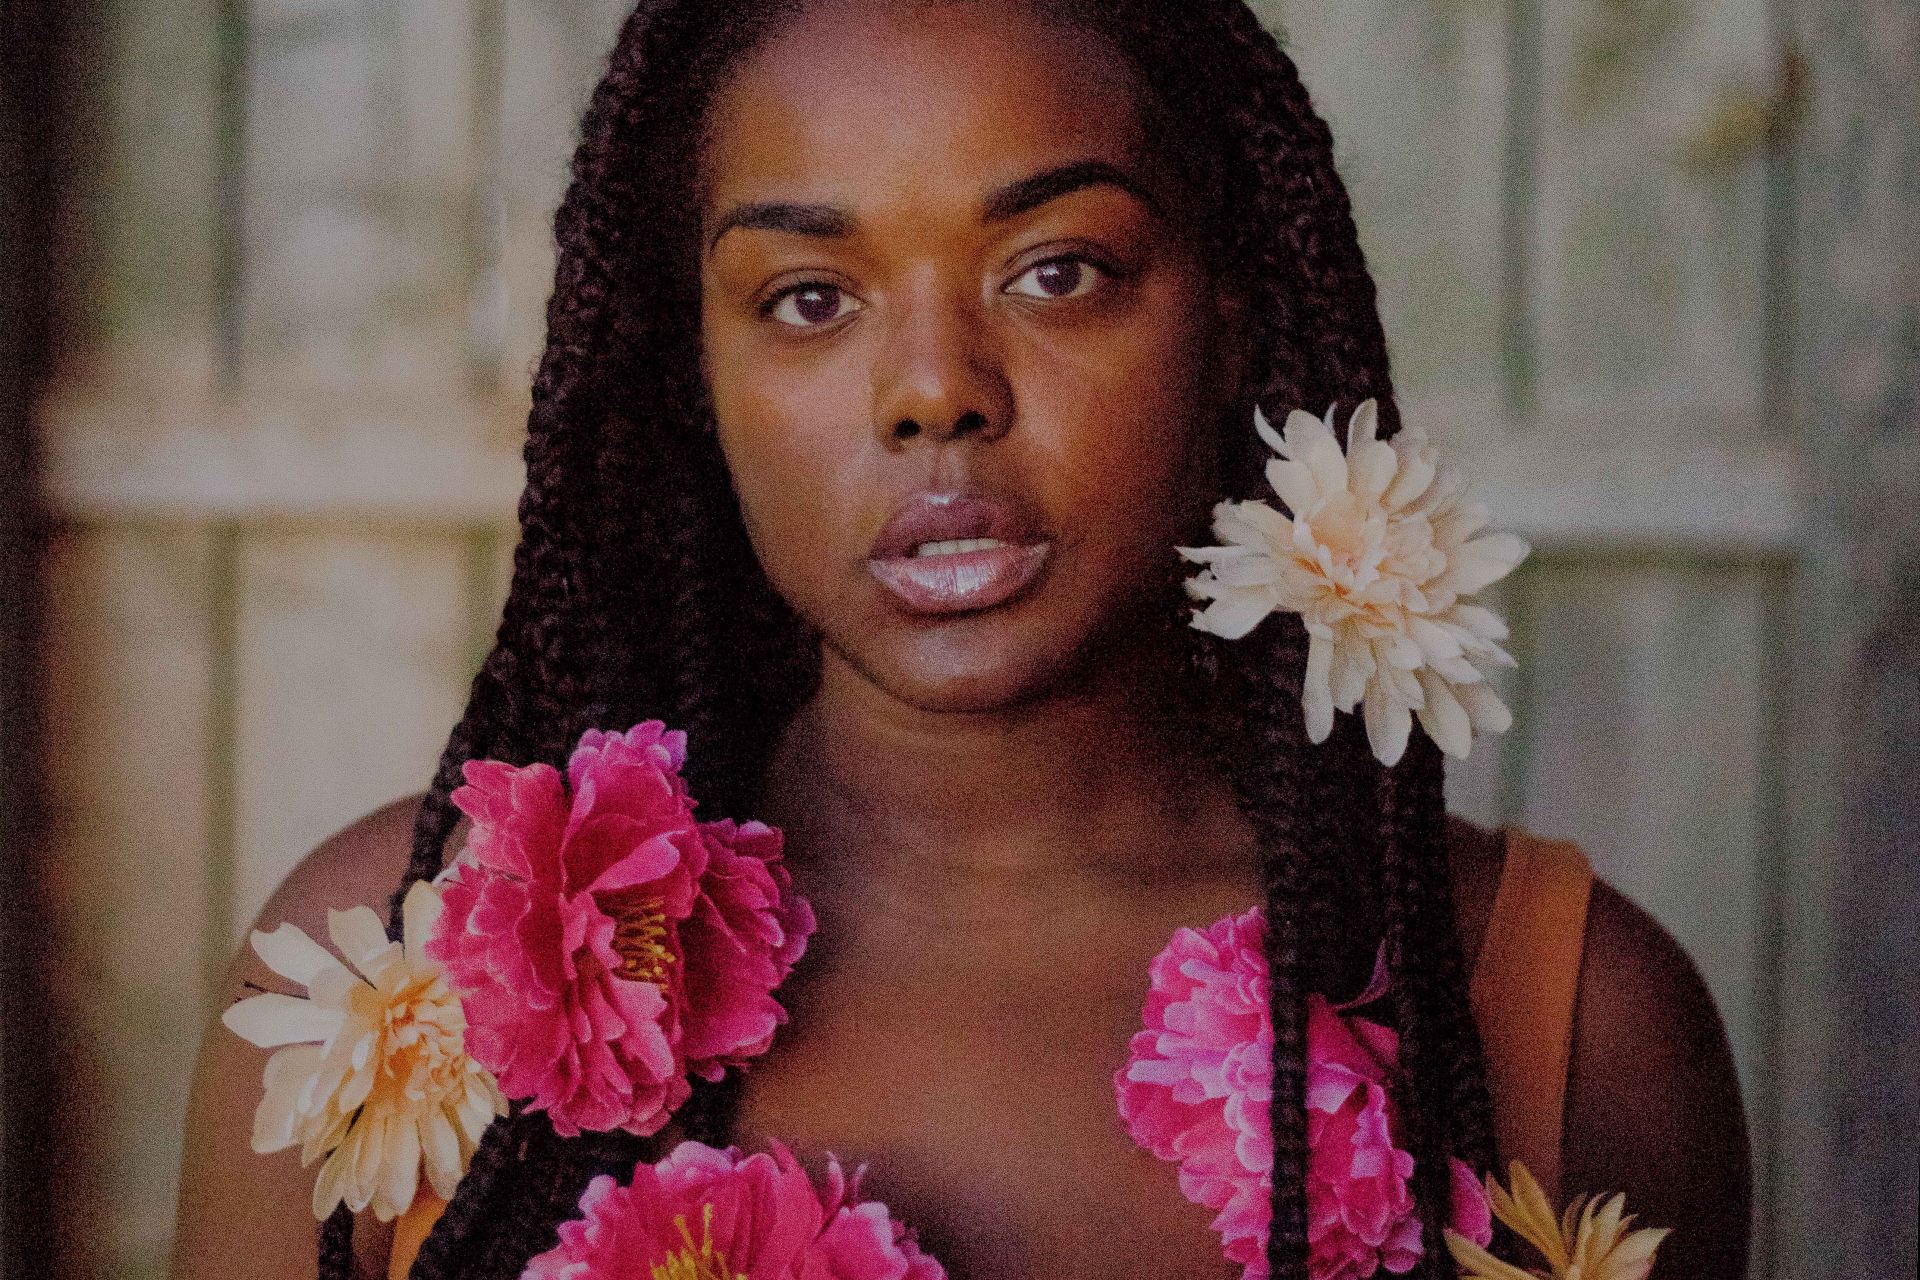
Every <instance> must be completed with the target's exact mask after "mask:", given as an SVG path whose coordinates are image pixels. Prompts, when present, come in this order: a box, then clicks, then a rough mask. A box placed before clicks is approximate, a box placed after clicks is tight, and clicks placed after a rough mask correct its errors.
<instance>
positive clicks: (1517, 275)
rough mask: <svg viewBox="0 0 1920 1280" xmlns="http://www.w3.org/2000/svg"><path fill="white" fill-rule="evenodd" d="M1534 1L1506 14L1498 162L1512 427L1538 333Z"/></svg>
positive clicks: (1505, 382) (1528, 385)
mask: <svg viewBox="0 0 1920 1280" xmlns="http://www.w3.org/2000/svg"><path fill="white" fill-rule="evenodd" d="M1540 4H1541V0H1511V3H1510V4H1509V6H1508V11H1507V104H1506V106H1507V115H1506V122H1507V123H1506V137H1505V139H1504V140H1503V143H1502V148H1501V150H1502V158H1501V184H1500V185H1501V206H1500V207H1501V219H1500V245H1501V259H1500V260H1501V264H1502V265H1501V275H1500V355H1501V366H1502V368H1501V374H1502V376H1501V380H1500V381H1501V388H1500V390H1501V408H1502V409H1503V410H1504V411H1505V414H1506V419H1507V424H1508V426H1509V427H1511V428H1516V429H1517V428H1519V427H1520V426H1522V425H1524V424H1525V423H1527V422H1528V421H1529V420H1531V418H1532V417H1533V412H1534V406H1535V380H1536V379H1537V377H1538V375H1539V364H1540V358H1539V350H1538V347H1539V335H1538V333H1537V332H1536V326H1535V317H1534V312H1533V274H1534V240H1533V217H1534V199H1535V195H1536V192H1537V189H1538V187H1539V162H1540V112H1541V110H1542V106H1541V103H1542V96H1541V87H1540V77H1541V74H1542V72H1541V65H1540V57H1541V53H1540V45H1541V39H1542V37H1541V26H1540Z"/></svg>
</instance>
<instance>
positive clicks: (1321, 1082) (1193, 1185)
mask: <svg viewBox="0 0 1920 1280" xmlns="http://www.w3.org/2000/svg"><path fill="white" fill-rule="evenodd" d="M1265 931H1266V923H1265V918H1264V915H1263V914H1262V912H1261V911H1260V909H1259V908H1257V907H1256V908H1254V909H1253V910H1250V911H1248V912H1245V913H1244V914H1242V915H1238V916H1229V917H1226V918H1225V919H1222V920H1218V921H1215V922H1214V923H1213V924H1212V925H1210V926H1208V927H1207V928H1206V929H1205V930H1194V929H1180V930H1177V931H1176V932H1175V933H1174V936H1173V939H1172V940H1171V941H1170V942H1169V943H1168V944H1167V947H1166V949H1165V950H1163V951H1162V952H1161V953H1160V954H1159V955H1158V956H1156V957H1154V960H1153V963H1152V965H1151V966H1150V968H1149V978H1150V983H1151V985H1150V987H1149V990H1148V994H1147V1002H1146V1006H1145V1009H1144V1010H1143V1016H1144V1020H1145V1022H1146V1029H1145V1030H1143V1031H1140V1032H1138V1033H1136V1034H1135V1035H1134V1037H1133V1040H1132V1043H1131V1045H1130V1056H1129V1059H1128V1062H1127V1064H1126V1065H1125V1066H1123V1067H1122V1068H1121V1069H1120V1070H1119V1071H1118V1072H1116V1073H1115V1075H1114V1090H1115V1094H1116V1097H1117V1100H1118V1104H1119V1108H1120V1116H1121V1119H1122V1120H1123V1121H1124V1122H1125V1123H1126V1126H1127V1131H1128V1132H1129V1133H1130V1134H1131V1135H1132V1137H1133V1139H1134V1141H1135V1142H1137V1143H1139V1145H1140V1146H1141V1147H1143V1148H1144V1149H1146V1150H1147V1151H1149V1152H1151V1153H1152V1154H1154V1155H1156V1156H1158V1157H1160V1158H1161V1159H1163V1160H1172V1161H1177V1162H1178V1163H1179V1165H1180V1190H1181V1193H1182V1194H1183V1195H1185V1196H1186V1197H1187V1198H1188V1199H1189V1200H1192V1201H1193V1202H1194V1203H1196V1204H1202V1205H1205V1206H1206V1207H1208V1208H1209V1209H1213V1210H1216V1211H1217V1216H1216V1217H1215V1218H1214V1220H1213V1224H1212V1225H1213V1229H1214V1230H1215V1231H1217V1232H1219V1234H1220V1237H1221V1247H1222V1250H1223V1252H1224V1253H1225V1255H1226V1257H1227V1258H1228V1259H1229V1260H1230V1261H1234V1262H1239V1263H1242V1264H1243V1265H1244V1266H1245V1268H1246V1270H1245V1272H1244V1280H1256V1278H1259V1277H1265V1276H1266V1275H1267V1264H1266V1241H1267V1230H1268V1226H1269V1224H1270V1222H1271V1219H1272V1199H1271V1197H1272V1192H1273V1182H1272V1176H1273V1142H1272V1132H1271V1129H1270V1127H1269V1126H1270V1124H1271V1119H1270V1117H1271V1113H1272V1098H1273V1091H1272V1082H1273V1066H1272V1055H1273V1026H1272V1022H1271V1019H1270V1016H1269V1012H1268V1005H1267V995H1268V982H1267V966H1266V957H1265V954H1264V951H1263V946H1262V944H1263V941H1264V936H1265ZM1378 987H1379V984H1378V983H1377V982H1376V984H1375V986H1374V987H1370V988H1369V993H1368V996H1367V997H1366V998H1368V999H1371V998H1373V997H1374V996H1375V995H1377V994H1378ZM1399 1051H1400V1041H1399V1037H1398V1036H1397V1035H1395V1034H1394V1032H1393V1031H1392V1030H1390V1029H1389V1028H1387V1027H1383V1026H1381V1025H1380V1024H1378V1023H1375V1022H1369V1021H1368V1020H1366V1019H1365V1018H1359V1017H1353V1016H1349V1015H1346V1014H1344V1013H1343V1012H1342V1011H1341V1008H1337V1007H1335V1006H1334V1005H1332V1004H1330V1003H1329V1002H1328V1001H1327V999H1326V998H1325V997H1324V996H1321V995H1317V994H1314V995H1309V996H1308V997H1307V1082H1306V1104H1307V1186H1306V1194H1307V1243H1308V1259H1307V1269H1308V1274H1309V1275H1310V1276H1311V1277H1312V1278H1313V1280H1359V1278H1360V1277H1366V1276H1372V1275H1374V1274H1376V1273H1377V1272H1378V1271H1379V1270H1380V1269H1381V1268H1383V1267H1384V1268H1385V1269H1386V1270H1388V1271H1390V1272H1395V1273H1400V1272H1405V1271H1408V1270H1410V1269H1411V1268H1412V1267H1413V1265H1414V1263H1415V1261H1416V1260H1417V1259H1418V1258H1419V1256H1420V1251H1421V1248H1422V1242H1421V1226H1420V1220H1419V1218H1418V1217H1417V1216H1415V1213H1414V1204H1413V1196H1412V1191H1411V1188H1410V1187H1409V1186H1408V1183H1407V1180H1408V1178H1409V1177H1411V1175H1412V1173H1413V1157H1412V1156H1411V1155H1409V1154H1408V1153H1407V1152H1406V1151H1404V1150H1402V1149H1400V1148H1398V1147H1396V1146H1395V1145H1394V1144H1393V1133H1394V1130H1395V1128H1396V1127H1397V1124H1398V1112H1397V1110H1396V1109H1395V1107H1394V1102H1393V1098H1392V1095H1391V1093H1390V1092H1389V1086H1390V1085H1391V1083H1392V1082H1393V1081H1394V1079H1395V1077H1396V1076H1397V1074H1398V1072H1399ZM1452 1175H1453V1186H1454V1189H1455V1190H1454V1215H1455V1221H1454V1224H1453V1225H1454V1228H1455V1229H1456V1230H1458V1231H1460V1232H1461V1234H1463V1235H1466V1236H1468V1237H1469V1238H1472V1239H1474V1240H1476V1241H1479V1242H1481V1243H1484V1242H1485V1241H1486V1240H1488V1239H1490V1238H1491V1235H1492V1228H1491V1219H1490V1214H1489V1208H1488V1205H1487V1201H1486V1196H1485V1193H1484V1191H1481V1190H1480V1189H1479V1183H1478V1180H1477V1179H1475V1177H1474V1175H1473V1172H1472V1171H1471V1170H1470V1169H1468V1168H1467V1166H1466V1165H1464V1164H1462V1163H1461V1162H1460V1161H1458V1160H1455V1161H1454V1162H1453V1169H1452ZM1467 1184H1471V1186H1472V1190H1471V1191H1469V1190H1467V1189H1466V1188H1467Z"/></svg>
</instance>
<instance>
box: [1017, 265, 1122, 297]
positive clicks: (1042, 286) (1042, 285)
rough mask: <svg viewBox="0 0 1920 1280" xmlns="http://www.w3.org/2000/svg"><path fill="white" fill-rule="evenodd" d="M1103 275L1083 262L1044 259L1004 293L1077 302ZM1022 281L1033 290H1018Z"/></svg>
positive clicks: (1104, 271)
mask: <svg viewBox="0 0 1920 1280" xmlns="http://www.w3.org/2000/svg"><path fill="white" fill-rule="evenodd" d="M1105 274H1107V273H1106V270H1105V269H1104V268H1102V267H1099V266H1096V265H1095V264H1093V263H1091V262H1089V261H1087V260H1086V259H1085V258H1048V259H1047V260H1046V261H1045V262H1037V263H1035V264H1034V265H1033V266H1031V267H1028V268H1027V269H1026V271H1024V272H1022V273H1021V275H1020V277H1019V279H1017V280H1015V281H1014V282H1013V283H1012V284H1010V285H1008V286H1007V290H1008V292H1010V293H1017V294H1020V295H1021V296H1022V297H1027V298H1045V299H1049V300H1052V299H1059V298H1077V297H1079V296H1080V295H1082V294H1084V293H1086V292H1087V291H1088V290H1090V289H1092V288H1093V287H1094V285H1095V284H1096V283H1098V281H1099V278H1100V277H1101V276H1104V275H1105ZM1026 280H1031V281H1032V282H1033V286H1034V287H1033V288H1031V289H1023V288H1020V287H1019V286H1020V284H1021V282H1022V281H1026Z"/></svg>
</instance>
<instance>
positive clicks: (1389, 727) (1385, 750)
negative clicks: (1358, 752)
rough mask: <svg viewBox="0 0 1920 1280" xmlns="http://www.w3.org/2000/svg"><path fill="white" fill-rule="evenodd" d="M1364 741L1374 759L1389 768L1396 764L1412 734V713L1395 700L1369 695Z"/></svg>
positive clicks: (1403, 704)
mask: <svg viewBox="0 0 1920 1280" xmlns="http://www.w3.org/2000/svg"><path fill="white" fill-rule="evenodd" d="M1365 715H1366V723H1367V742H1368V744H1369V745H1371V746H1372V747H1373V754H1374V758H1375V759H1377V760H1379V761H1380V763H1381V764H1384V765H1386V766H1387V767H1389V768H1391V767H1393V766H1394V765H1396V764H1398V763H1400V757H1401V756H1402V755H1403V754H1404V753H1405V752H1406V749H1407V736H1408V735H1409V734H1410V733H1412V732H1413V713H1412V712H1410V711H1409V710H1408V709H1407V706H1406V704H1405V703H1403V702H1401V701H1399V700H1398V699H1396V698H1381V697H1373V696H1369V697H1368V698H1367V701H1366V706H1365Z"/></svg>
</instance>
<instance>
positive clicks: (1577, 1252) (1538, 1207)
mask: <svg viewBox="0 0 1920 1280" xmlns="http://www.w3.org/2000/svg"><path fill="white" fill-rule="evenodd" d="M1512 1173H1513V1194H1512V1195H1508V1194H1507V1192H1505V1191H1504V1190H1502V1189H1501V1187H1500V1184H1499V1183H1497V1182H1495V1181H1494V1180H1493V1179H1492V1178H1491V1177H1489V1178H1488V1179H1487V1197H1488V1199H1490V1200H1491V1201H1492V1202H1493V1213H1494V1216H1495V1217H1497V1218H1499V1219H1500V1221H1502V1222H1504V1223H1506V1224H1507V1225H1508V1226H1509V1227H1511V1228H1513V1230H1514V1232H1515V1234H1517V1235H1518V1236H1519V1237H1520V1238H1521V1239H1523V1240H1525V1241H1526V1242H1527V1243H1528V1244H1530V1245H1532V1246H1533V1247H1534V1248H1535V1249H1538V1250H1539V1251H1540V1256H1541V1257H1542V1258H1544V1259H1546V1263H1547V1266H1548V1268H1549V1269H1548V1270H1546V1271H1526V1270H1522V1269H1521V1268H1519V1267H1516V1266H1513V1265H1512V1264H1510V1263H1506V1262H1502V1261H1500V1260H1499V1259H1498V1258H1496V1257H1494V1256H1493V1255H1492V1254H1490V1253H1488V1252H1487V1251H1486V1250H1485V1249H1482V1248H1481V1247H1480V1246H1479V1245H1477V1244H1475V1243H1474V1242H1473V1241H1471V1240H1469V1239H1467V1238H1466V1237H1465V1236H1463V1235H1461V1234H1460V1233H1459V1232H1457V1231H1452V1230H1449V1231H1448V1232H1447V1233H1446V1236H1447V1249H1448V1250H1449V1251H1450V1252H1451V1253H1452V1254H1453V1260H1454V1261H1455V1262H1457V1263H1459V1264H1460V1267H1461V1271H1460V1280H1646V1278H1647V1274H1648V1273H1649V1272H1651V1271H1652V1270H1653V1255H1654V1251H1655V1250H1657V1249H1658V1248H1659V1247H1660V1242H1661V1241H1663V1240H1665V1239H1666V1238H1667V1232H1668V1230H1669V1228H1667V1227H1659V1228H1649V1227H1642V1228H1640V1229H1639V1230H1637V1231H1636V1230H1631V1228H1632V1226H1633V1215H1632V1214H1626V1215H1625V1216H1622V1215H1621V1212H1620V1211H1621V1209H1622V1208H1623V1207H1624V1206H1625V1204H1626V1197H1625V1196H1623V1195H1620V1194H1619V1193H1618V1192H1616V1193H1615V1194H1613V1195H1612V1196H1609V1197H1607V1198H1606V1199H1605V1200H1604V1201H1603V1200H1602V1199H1601V1197H1599V1196H1591V1197H1584V1198H1579V1199H1575V1200H1573V1201H1572V1202H1571V1203H1569V1204H1568V1205H1567V1208H1566V1211H1565V1212H1564V1213H1562V1214H1561V1215H1560V1217H1559V1219H1558V1220H1557V1221H1556V1220H1555V1218H1554V1216H1553V1207H1552V1206H1551V1205H1549V1204H1548V1203H1547V1197H1546V1194H1545V1193H1544V1192H1542V1191H1541V1190H1540V1184H1539V1183H1537V1182H1535V1181H1534V1180H1533V1176H1532V1175H1531V1174H1529V1173H1528V1172H1527V1168H1526V1166H1525V1165H1523V1164H1521V1163H1520V1162H1519V1161H1518V1160H1516V1161H1514V1162H1513V1165H1512Z"/></svg>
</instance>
